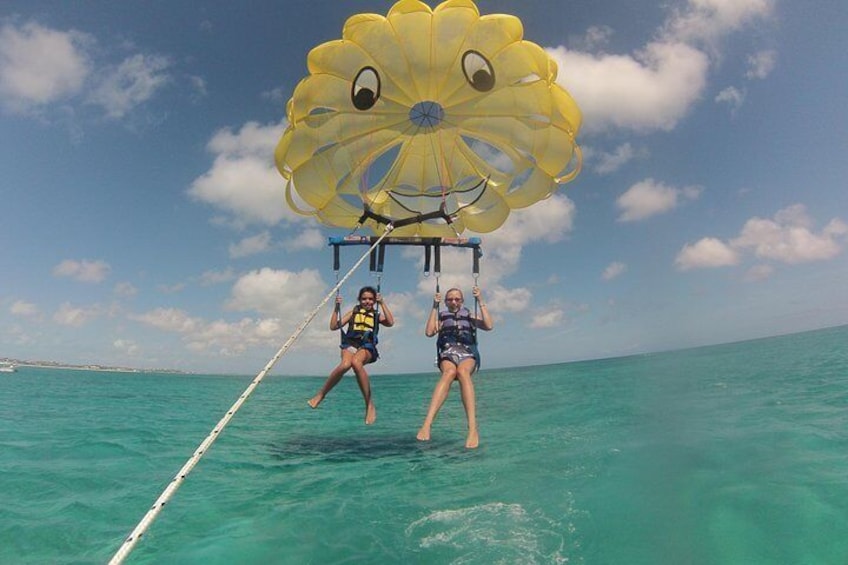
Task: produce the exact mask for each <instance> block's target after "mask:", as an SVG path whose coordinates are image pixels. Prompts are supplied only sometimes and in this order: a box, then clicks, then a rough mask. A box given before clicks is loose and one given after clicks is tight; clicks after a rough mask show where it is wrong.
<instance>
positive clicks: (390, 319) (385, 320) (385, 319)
mask: <svg viewBox="0 0 848 565" xmlns="http://www.w3.org/2000/svg"><path fill="white" fill-rule="evenodd" d="M377 304H379V305H380V308H381V310H380V323H381V324H383V325H384V326H386V327H387V328H390V327H392V326H393V325H395V317H394V316H393V315H392V311H391V310H389V306H388V304H386V303H385V302H384V301H383V295H381V294H378V295H377Z"/></svg>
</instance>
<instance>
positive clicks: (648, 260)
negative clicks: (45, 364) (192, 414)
mask: <svg viewBox="0 0 848 565" xmlns="http://www.w3.org/2000/svg"><path fill="white" fill-rule="evenodd" d="M391 5H392V2H386V1H378V0H348V1H344V2H341V1H338V0H309V1H292V2H286V3H281V2H266V1H258V0H257V1H255V2H249V3H246V4H239V3H232V2H222V1H214V2H203V3H200V2H197V3H191V2H177V3H165V2H101V1H92V2H85V3H82V4H80V3H68V2H60V1H55V2H54V1H47V0H43V1H36V2H33V1H31V0H27V1H18V0H6V1H5V2H3V4H2V6H0V128H2V132H3V134H2V136H0V170H2V177H1V178H2V180H0V202H2V209H3V214H2V221H0V262H2V265H3V275H2V277H0V280H2V284H0V357H13V358H22V359H43V360H55V361H63V362H69V363H101V364H111V365H126V366H134V367H140V368H154V367H163V368H173V369H182V370H189V371H198V372H213V373H242V374H255V373H257V372H258V371H259V370H261V369H262V367H264V365H265V363H266V362H267V361H268V359H270V358H271V357H272V356H273V354H274V353H275V352H276V351H277V349H278V347H279V346H280V345H281V344H282V343H283V342H284V341H285V340H286V338H288V336H289V335H291V334H292V332H293V331H294V329H295V327H296V326H297V325H298V323H299V322H300V321H301V320H302V319H303V317H304V315H305V314H306V313H308V312H309V311H310V310H312V308H313V307H314V306H315V305H316V304H317V303H318V302H319V301H320V300H321V298H322V297H323V296H324V295H325V294H326V293H327V292H328V291H329V289H330V288H331V287H332V285H333V284H334V273H333V271H332V254H331V251H330V249H329V248H328V247H327V246H326V238H327V237H328V236H331V235H346V233H347V232H346V231H339V230H331V229H327V228H324V227H323V226H321V225H318V224H317V223H315V222H314V221H312V220H310V219H308V218H303V217H300V216H296V215H294V214H293V213H291V212H290V211H288V210H287V208H286V204H285V201H284V198H283V191H284V183H283V180H282V178H281V177H280V176H279V174H278V173H277V171H276V169H275V168H274V165H273V149H274V147H275V145H276V143H277V141H278V140H279V137H280V135H281V134H282V132H283V130H284V128H285V125H286V124H285V111H284V105H285V101H286V100H287V99H288V97H289V96H290V94H291V92H292V90H293V88H294V86H295V85H296V84H297V82H298V81H299V80H300V79H301V78H303V77H304V76H305V75H306V72H307V71H306V64H305V63H306V55H307V53H308V51H309V49H310V48H312V47H314V46H316V45H318V44H320V43H322V42H324V41H329V40H332V39H337V38H339V37H340V35H341V28H342V26H343V24H344V21H345V20H346V19H347V17H349V16H351V15H353V14H355V13H358V12H376V13H380V14H385V13H386V12H387V11H388V9H389V8H390V7H391ZM430 5H431V6H434V5H435V4H434V3H431V4H430ZM478 6H479V8H480V11H481V13H483V14H487V13H509V14H514V15H516V16H518V17H519V18H521V20H522V21H523V23H524V28H525V37H526V38H527V39H529V40H532V41H534V42H536V43H538V44H540V45H541V46H543V47H545V48H546V49H547V50H548V52H549V53H550V54H551V56H552V57H554V58H555V59H556V60H557V62H558V64H559V79H558V80H559V82H560V83H561V84H562V85H563V86H565V87H566V88H567V89H568V90H569V91H570V92H571V94H572V95H573V96H574V97H575V99H576V100H577V103H578V104H579V105H580V107H581V109H582V111H583V118H584V123H583V129H582V131H581V133H580V136H579V137H578V141H579V143H580V145H581V147H582V148H583V150H584V153H585V162H584V168H583V171H582V173H581V174H580V176H579V177H578V178H577V179H576V180H575V181H573V182H572V183H570V184H567V185H565V186H564V187H563V189H562V190H561V191H560V192H559V193H558V194H557V195H555V196H554V197H552V198H551V199H549V200H547V201H544V202H542V203H540V204H538V205H535V206H532V207H530V208H527V209H525V210H522V211H520V212H515V213H513V214H512V215H511V216H510V219H509V220H508V221H507V223H506V224H505V225H504V227H503V228H502V229H500V230H498V231H497V232H494V233H492V234H486V235H484V236H483V248H484V257H483V263H482V273H481V277H480V285H481V287H482V288H483V290H484V294H485V296H486V298H487V300H488V303H489V305H490V308H491V311H492V312H493V313H494V314H495V324H496V328H495V330H494V331H493V332H490V333H486V334H484V335H483V336H482V338H483V341H482V350H483V355H484V359H483V362H484V366H486V367H504V366H516V365H530V364H544V363H556V362H565V361H571V360H578V359H589V358H600V357H610V356H620V355H629V354H635V353H642V352H651V351H659V350H668V349H676V348H682V347H690V346H698V345H705V344H713V343H720V342H728V341H736V340H741V339H747V338H754V337H762V336H768V335H775V334H782V333H788V332H794V331H801V330H807V329H813V328H819V327H826V326H833V325H840V324H845V323H848V291H846V288H848V259H846V253H845V247H846V244H847V243H848V190H846V189H848V187H846V179H848V165H846V163H848V160H846V159H845V153H846V150H848V110H846V109H845V100H846V92H848V73H846V72H845V71H846V69H848V39H846V35H845V33H844V29H845V27H846V25H848V9H846V8H845V6H844V4H843V3H842V2H837V1H835V0H822V1H819V2H815V3H813V4H806V3H804V4H803V5H802V4H801V3H797V2H794V3H793V2H788V1H785V0H738V1H735V2H726V1H724V0H689V1H688V2H687V1H683V0H677V1H672V2H628V3H622V2H614V1H612V0H600V1H593V2H561V1H534V2H519V1H517V0H490V1H486V0H481V1H480V2H479V3H478ZM360 251H362V250H361V249H359V248H349V250H347V251H346V253H345V254H344V255H343V261H342V262H343V268H344V267H346V266H349V265H351V264H352V263H353V262H354V261H355V260H356V259H357V258H358V254H359V252H360ZM443 263H444V264H443V276H442V281H441V282H442V285H450V284H453V283H456V284H460V285H462V286H463V287H465V288H468V287H469V286H470V281H471V279H470V277H469V274H470V258H469V257H468V255H467V254H461V253H460V254H446V256H445V257H444V259H443ZM373 282H375V279H374V278H373V277H372V276H370V275H369V274H368V272H367V264H366V269H363V270H362V271H360V272H359V273H357V274H356V275H355V276H354V277H353V279H352V281H351V282H350V284H349V285H348V286H347V287H346V288H345V289H344V290H343V296H344V298H345V305H346V306H350V305H351V304H352V303H353V299H354V296H355V292H356V289H357V288H358V287H359V286H361V285H363V284H371V283H373ZM382 283H383V291H384V294H385V296H386V299H387V301H388V303H389V305H390V306H391V307H392V308H393V311H394V313H395V316H396V319H397V325H396V326H395V327H393V328H391V329H386V330H385V331H384V332H383V333H382V336H381V345H382V347H381V354H382V359H381V361H380V363H379V364H378V365H376V366H374V369H373V372H375V373H380V372H383V373H387V372H419V371H428V370H430V369H432V368H433V363H432V360H433V354H434V345H433V343H432V341H431V340H427V339H426V338H425V337H424V335H423V327H424V321H425V316H426V314H427V308H428V307H429V304H430V299H431V297H432V293H433V290H434V280H433V278H432V277H429V278H425V277H423V276H422V274H421V253H420V251H418V250H406V251H404V250H402V249H400V248H390V249H389V252H388V256H387V265H386V272H385V274H384V276H383V280H382ZM329 313H330V312H329V310H328V309H327V310H324V311H322V312H321V313H320V314H319V315H318V317H317V318H316V319H315V321H314V322H313V324H312V326H311V327H310V328H309V329H308V330H307V331H306V332H305V333H304V335H303V336H302V337H301V339H300V340H299V341H298V343H297V344H296V346H295V347H294V348H293V349H292V350H291V351H290V352H289V353H288V354H287V355H286V356H285V357H283V359H282V360H281V361H280V362H279V363H278V365H277V367H276V369H275V373H277V374H323V373H326V372H328V371H329V370H330V369H331V368H332V366H333V365H334V364H335V362H336V360H337V345H336V344H337V340H338V338H337V335H336V334H333V333H331V332H330V331H329V330H327V319H328V317H329Z"/></svg>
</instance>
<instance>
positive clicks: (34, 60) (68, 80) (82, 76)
mask: <svg viewBox="0 0 848 565" xmlns="http://www.w3.org/2000/svg"><path fill="white" fill-rule="evenodd" d="M91 42H92V39H91V38H90V37H89V36H88V35H86V34H83V33H80V32H77V31H59V30H55V29H51V28H48V27H44V26H42V25H39V24H37V23H34V22H30V23H26V24H23V25H21V26H19V27H15V26H14V25H11V24H6V25H4V26H3V27H2V28H0V101H2V103H3V105H4V107H5V108H6V109H8V110H11V111H15V112H26V111H28V110H30V109H33V108H34V107H37V106H39V105H43V104H48V103H50V102H54V101H56V100H60V99H62V98H64V97H67V96H72V95H75V94H77V93H79V92H80V90H81V89H82V88H83V85H84V83H85V81H86V79H87V78H88V76H89V75H90V73H91V63H90V61H89V58H88V56H87V54H86V46H87V45H88V44H90V43H91Z"/></svg>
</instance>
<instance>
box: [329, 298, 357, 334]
mask: <svg viewBox="0 0 848 565" xmlns="http://www.w3.org/2000/svg"><path fill="white" fill-rule="evenodd" d="M341 303H342V297H341V296H337V297H336V304H338V305H339V306H341ZM351 315H353V310H351V311H350V312H348V313H347V314H344V315H343V316H342V318H341V320H340V319H339V308H338V307H337V308H333V313H332V314H330V331H336V330H337V329H339V328H341V327H343V326H345V325H346V324H347V323H348V322H349V321H350V317H351Z"/></svg>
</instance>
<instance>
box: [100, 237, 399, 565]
mask: <svg viewBox="0 0 848 565" xmlns="http://www.w3.org/2000/svg"><path fill="white" fill-rule="evenodd" d="M393 229H394V226H392V225H391V224H389V225H387V226H386V231H384V232H383V235H381V236H380V237H379V238H377V240H376V241H375V242H374V243H373V245H372V246H371V249H369V250H368V251H366V252H365V254H364V255H362V257H360V258H359V260H358V261H357V262H356V263H355V264H354V265H353V267H351V268H350V270H349V271H348V272H347V273H346V274H345V276H343V277H342V278H341V280H339V281H338V282H337V283H336V286H334V287H333V288H332V290H330V292H329V293H327V296H325V297H324V299H323V300H322V301H321V302H319V303H318V305H317V306H316V307H315V308H314V309H313V310H312V312H310V313H309V314H308V315H307V316H306V318H304V319H303V321H302V322H301V323H300V325H299V326H297V328H296V329H295V330H294V333H293V334H292V335H291V337H289V338H288V339H287V340H286V342H285V343H284V344H283V346H282V347H280V349H279V351H277V353H276V355H274V356H273V357H272V358H271V360H270V361H268V364H267V365H265V368H264V369H262V370H261V371H260V372H259V374H257V375H256V377H255V378H254V379H253V381H252V382H251V383H250V385H249V386H248V387H247V388H246V389H245V390H244V392H243V393H242V394H241V396H240V397H239V398H238V400H236V402H235V404H233V405H232V406H231V407H230V409H229V410H227V413H226V414H225V415H224V417H223V418H221V420H220V421H219V422H218V423H217V424H216V425H215V427H214V428H212V431H211V432H210V433H209V435H208V436H207V437H206V439H205V440H203V442H202V443H201V444H200V445H199V446H198V447H197V449H196V450H195V451H194V454H193V455H192V456H191V457H189V459H188V461H186V462H185V464H184V465H183V467H182V469H180V471H179V472H178V473H177V474H176V476H174V478H173V479H171V482H170V484H169V485H168V487H167V488H166V489H165V490H164V491H163V492H162V494H161V495H159V498H157V499H156V502H155V503H154V504H153V506H152V507H151V508H150V510H148V511H147V514H145V515H144V517H143V518H142V519H141V521H140V522H139V523H138V525H137V526H136V527H135V529H133V531H132V532H130V535H129V536H127V538H126V539H125V540H124V543H123V544H121V547H120V548H119V549H118V551H117V552H116V553H115V555H114V556H113V557H112V559H111V560H110V561H109V565H118V564H120V563H123V561H124V559H126V558H127V556H128V555H129V554H130V552H131V551H132V550H133V548H134V547H135V545H136V544H137V543H138V541H139V540H140V539H141V537H142V536H143V535H144V533H145V531H147V528H148V527H150V524H152V523H153V520H155V519H156V516H158V515H159V513H160V512H161V511H162V509H163V508H164V507H165V504H166V503H167V502H168V501H169V500H170V499H171V497H172V496H173V495H174V493H175V492H176V491H177V489H178V488H180V486H181V485H182V483H183V481H185V479H186V477H187V476H188V474H189V473H190V472H191V470H192V469H194V467H195V465H197V463H198V462H199V461H200V458H201V457H203V455H204V454H205V453H206V452H207V451H208V450H209V448H210V447H211V446H212V444H213V443H214V442H215V440H216V439H218V435H219V434H220V433H221V432H222V431H223V430H224V428H225V427H226V426H227V424H228V423H229V422H230V420H231V419H232V418H233V416H235V413H236V412H238V410H239V409H240V408H241V407H242V405H243V404H244V403H245V401H247V399H248V397H249V396H250V395H251V394H252V393H253V391H254V390H255V389H256V387H257V386H259V383H261V382H262V379H264V378H265V375H267V374H268V371H270V370H271V369H272V368H273V367H274V365H275V364H276V363H277V361H279V360H280V357H282V356H283V355H284V354H285V353H286V351H288V349H289V348H290V347H291V346H292V345H293V344H294V342H295V341H297V338H298V337H300V334H302V333H303V332H304V330H305V329H306V327H307V326H308V325H309V324H310V322H312V320H313V319H314V318H315V316H317V315H318V312H319V311H320V310H321V308H323V307H324V305H325V304H327V302H329V301H330V299H331V298H333V297H334V296H335V295H336V293H338V291H339V289H340V288H341V286H342V285H343V284H344V283H345V282H346V281H347V279H349V278H350V276H351V275H353V272H354V271H356V269H358V268H359V266H360V265H362V263H364V262H365V259H366V258H367V257H368V256H369V255H370V254H371V253H372V252H373V251H374V249H375V248H376V247H377V246H379V245H380V242H382V241H383V239H384V238H385V237H386V236H388V235H389V233H391V231H392V230H393Z"/></svg>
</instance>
